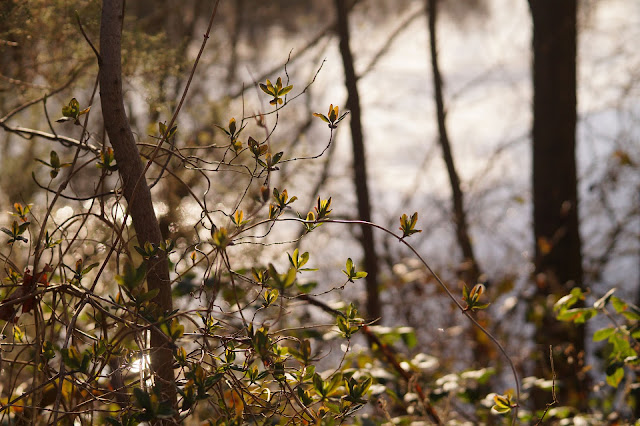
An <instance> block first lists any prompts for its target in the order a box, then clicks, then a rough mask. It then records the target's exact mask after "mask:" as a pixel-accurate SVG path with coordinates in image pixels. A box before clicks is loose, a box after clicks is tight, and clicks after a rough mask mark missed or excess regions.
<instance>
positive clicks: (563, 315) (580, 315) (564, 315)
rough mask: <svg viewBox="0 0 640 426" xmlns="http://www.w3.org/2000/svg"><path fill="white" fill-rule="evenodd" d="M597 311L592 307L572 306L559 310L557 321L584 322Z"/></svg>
mask: <svg viewBox="0 0 640 426" xmlns="http://www.w3.org/2000/svg"><path fill="white" fill-rule="evenodd" d="M597 313H598V311H596V310H595V309H594V308H573V309H567V310H565V311H563V312H560V313H559V314H558V316H557V319H558V321H567V322H573V323H574V324H584V322H585V321H587V320H590V319H591V318H593V317H594V316H595V315H596V314H597Z"/></svg>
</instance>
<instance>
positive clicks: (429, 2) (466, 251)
mask: <svg viewBox="0 0 640 426" xmlns="http://www.w3.org/2000/svg"><path fill="white" fill-rule="evenodd" d="M426 11H427V19H428V25H429V39H430V42H429V50H430V53H431V70H432V73H433V96H434V100H435V102H436V121H437V123H438V140H439V142H440V147H441V148H442V157H443V159H444V162H445V165H446V166H447V174H448V175H449V182H450V183H451V201H452V204H453V222H454V225H455V227H456V241H457V242H458V246H459V247H460V250H461V251H462V256H463V258H464V260H463V266H462V268H461V271H462V274H461V277H462V278H463V280H464V281H465V282H466V284H467V285H471V286H474V285H475V284H476V281H477V280H478V277H479V276H480V270H479V267H478V262H477V261H476V256H475V254H474V253H473V245H472V244H471V238H469V226H468V223H467V214H466V212H465V210H464V193H463V192H462V189H461V187H460V177H459V176H458V172H457V170H456V165H455V162H454V159H453V154H452V153H451V143H450V142H449V134H448V132H447V124H446V110H445V107H444V98H443V95H442V76H441V74H440V66H439V65H438V47H437V41H436V19H437V0H426Z"/></svg>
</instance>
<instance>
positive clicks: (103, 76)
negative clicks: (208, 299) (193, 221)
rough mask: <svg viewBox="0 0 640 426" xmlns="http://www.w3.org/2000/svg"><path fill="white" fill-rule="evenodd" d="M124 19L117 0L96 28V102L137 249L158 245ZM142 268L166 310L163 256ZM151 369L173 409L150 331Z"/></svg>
mask: <svg viewBox="0 0 640 426" xmlns="http://www.w3.org/2000/svg"><path fill="white" fill-rule="evenodd" d="M123 18H124V2H123V0H105V1H104V2H103V5H102V19H101V24H100V56H101V59H100V102H101V105H102V115H103V119H104V126H105V129H106V131H107V134H108V136H109V141H110V142H111V145H112V146H113V151H114V155H115V158H116V162H117V164H118V170H119V173H120V177H121V179H122V186H123V192H124V197H125V199H126V200H127V205H128V212H129V214H130V216H131V220H132V221H133V227H134V228H135V231H136V236H137V239H138V244H139V245H140V246H143V245H144V243H146V242H151V243H156V244H157V243H159V242H160V241H161V240H162V235H161V233H160V228H159V226H158V220H157V218H156V215H155V212H154V211H153V204H152V200H151V191H150V190H149V186H148V185H147V181H146V179H145V176H144V166H143V163H142V161H141V159H140V153H139V152H138V148H137V146H136V143H135V139H134V137H133V133H132V132H131V128H130V126H129V121H128V119H127V115H126V113H125V109H124V102H123V95H122V63H121V34H122V21H123ZM159 253H161V254H160V255H159V256H158V258H157V259H155V260H151V261H148V263H147V271H148V272H147V286H148V289H149V290H154V289H158V290H159V293H158V295H157V296H156V297H155V298H154V299H153V301H154V302H155V303H157V304H158V306H159V307H160V310H161V312H167V311H171V310H172V300H171V286H170V281H169V269H168V264H167V259H166V256H165V255H164V253H163V252H162V251H160V252H159ZM151 349H152V352H151V367H152V369H153V372H154V378H155V382H156V384H157V385H158V388H159V390H160V394H161V400H168V401H169V402H170V403H171V404H172V405H173V406H174V407H175V406H176V386H175V377H174V372H173V355H172V350H171V342H169V341H168V338H167V337H166V336H165V335H164V334H162V333H161V332H159V331H156V330H154V329H152V331H151Z"/></svg>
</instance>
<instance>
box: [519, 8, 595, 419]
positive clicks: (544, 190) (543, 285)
mask: <svg viewBox="0 0 640 426" xmlns="http://www.w3.org/2000/svg"><path fill="white" fill-rule="evenodd" d="M529 6H530V9H531V16H532V18H533V223H534V237H535V242H536V247H535V253H536V257H535V266H536V274H537V275H536V283H537V288H536V300H534V301H533V302H534V303H535V305H534V306H532V308H531V309H532V311H535V309H536V308H537V307H540V306H542V307H543V308H544V309H543V311H542V312H543V313H542V314H541V315H537V316H536V315H535V314H534V315H532V316H531V319H532V320H533V321H534V322H535V323H536V334H535V339H536V344H537V345H538V346H537V351H536V354H537V356H538V360H537V366H536V375H537V376H539V377H545V378H551V371H550V369H549V366H548V361H547V360H548V355H547V354H548V347H549V345H553V347H554V351H555V353H556V354H561V357H559V358H557V359H556V361H555V370H556V375H557V377H558V379H559V380H560V381H561V385H560V387H559V389H558V398H559V402H560V404H561V405H571V406H574V407H583V408H585V407H586V405H587V404H586V402H587V392H588V377H587V375H586V373H585V372H584V371H582V365H581V360H583V357H584V337H585V333H584V327H581V326H576V325H574V324H566V323H561V322H558V321H556V320H555V317H554V315H553V311H552V306H553V303H554V301H555V300H557V299H558V298H559V297H561V296H563V295H565V294H567V293H568V292H569V290H570V289H571V288H572V287H574V286H580V287H581V286H582V285H583V284H582V254H581V242H580V233H579V224H578V196H577V189H576V187H577V178H576V158H575V137H576V40H577V25H576V15H577V3H576V0H564V1H560V2H557V1H553V0H530V1H529ZM549 296H552V297H549ZM546 398H547V399H549V398H550V396H549V395H548V394H547V395H546ZM537 402H538V403H542V402H549V401H548V400H547V401H541V400H538V401H537Z"/></svg>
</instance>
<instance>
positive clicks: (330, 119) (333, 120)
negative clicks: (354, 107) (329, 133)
mask: <svg viewBox="0 0 640 426" xmlns="http://www.w3.org/2000/svg"><path fill="white" fill-rule="evenodd" d="M339 112H340V109H339V108H338V105H336V106H335V107H334V106H333V104H331V105H329V114H328V115H324V114H320V113H319V112H314V113H313V116H314V117H319V118H320V119H321V120H322V121H324V122H325V123H329V128H330V129H335V128H336V127H338V123H340V122H341V121H342V119H343V118H345V117H346V116H347V114H349V111H347V112H345V113H344V114H342V115H340V116H339Z"/></svg>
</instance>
